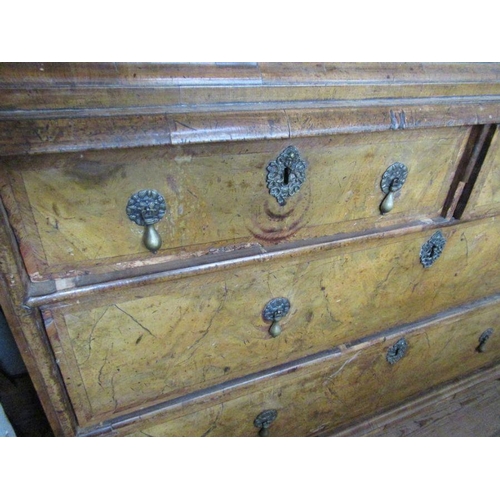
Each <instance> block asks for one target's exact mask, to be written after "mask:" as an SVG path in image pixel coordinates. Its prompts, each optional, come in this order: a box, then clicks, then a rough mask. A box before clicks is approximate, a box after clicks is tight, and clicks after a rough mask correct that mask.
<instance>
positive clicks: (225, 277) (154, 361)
mask: <svg viewBox="0 0 500 500" xmlns="http://www.w3.org/2000/svg"><path fill="white" fill-rule="evenodd" d="M441 231H442V234H443V235H444V236H445V237H446V238H447V242H446V245H445V247H444V250H443V252H442V254H441V256H440V257H439V258H438V259H437V260H436V261H435V262H434V264H433V265H432V266H431V267H428V268H424V267H423V265H422V264H421V262H420V252H421V248H422V246H423V245H424V244H425V243H426V242H427V241H428V240H429V239H430V237H431V236H432V235H433V234H435V232H436V231H435V230H434V229H433V230H427V231H425V232H423V233H421V232H418V233H415V234H407V235H405V236H393V237H392V238H384V239H381V240H379V239H377V238H375V239H374V240H371V241H366V240H363V241H360V242H359V243H356V244H353V245H351V246H350V247H348V248H346V247H344V246H336V247H333V248H326V249H325V248H320V249H319V250H318V251H310V252H308V253H304V252H295V253H294V254H291V255H284V256H282V257H281V258H279V259H278V258H275V259H272V260H269V261H265V262H262V263H260V264H254V265H250V264H249V265H247V266H237V267H231V268H229V269H226V270H221V271H220V272H215V273H214V272H207V273H206V274H200V275H197V276H192V277H186V278H180V279H175V280H170V281H166V282H161V283H156V284H151V285H149V286H143V287H140V288H130V289H128V290H120V291H118V292H116V291H115V292H110V293H107V294H100V295H99V297H98V298H97V299H96V298H91V299H88V301H84V300H83V299H82V300H79V301H78V302H77V303H73V304H62V305H60V306H57V307H52V308H49V309H47V310H45V311H44V317H45V322H46V328H47V332H48V334H49V337H50V340H51V342H52V345H53V348H54V351H55V353H56V356H57V358H58V363H59V366H60V368H61V371H62V374H63V376H64V379H65V381H66V384H67V387H68V390H69V392H70V395H71V398H72V400H73V404H74V407H75V410H76V412H77V414H78V418H79V421H80V423H81V424H82V425H83V424H88V423H89V422H94V421H96V420H103V419H105V418H110V417H111V416H116V415H118V414H123V413H124V412H126V411H128V410H130V409H132V408H137V407H139V406H141V405H145V404H152V403H153V402H158V401H163V400H167V399H171V398H173V397H177V396H183V395H186V394H188V393H191V392H193V391H197V390H201V389H205V388H208V387H210V386H212V385H214V384H220V383H225V382H228V381H230V380H232V379H235V378H238V377H243V376H246V375H249V374H252V373H255V372H258V371H260V370H264V369H268V368H271V367H274V366H276V365H278V364H280V363H285V362H289V361H291V360H296V359H298V358H300V357H302V356H306V355H310V354H314V353H317V352H320V351H323V350H328V349H331V348H333V347H335V346H337V345H340V344H343V343H345V342H349V341H352V340H354V339H357V338H361V337H363V336H366V335H370V334H373V333H374V332H379V331H384V330H386V329H388V328H392V327H394V326H396V325H401V324H403V323H409V322H412V321H417V320H419V319H422V318H424V317H427V316H429V315H431V314H436V313H438V312H440V311H441V310H443V309H445V308H450V307H454V306H457V305H459V304H463V303H466V302H469V301H470V300H477V299H479V298H481V297H483V296H486V295H489V294H493V293H496V292H500V246H499V245H498V241H500V221H496V220H488V221H485V222H481V223H480V222H478V221H476V222H471V223H468V224H459V225H453V226H449V227H446V228H443V229H442V230H441ZM388 234H392V233H388ZM386 236H387V235H386ZM274 298H285V299H287V300H288V301H289V302H290V310H289V311H288V313H287V314H286V316H284V318H283V319H281V321H279V325H280V328H281V334H280V335H278V336H276V337H273V336H272V335H271V334H270V328H271V326H272V322H270V321H265V320H264V319H263V310H264V307H265V306H266V304H267V303H268V301H270V300H271V299H274ZM416 304H418V307H416V306H415V305H416Z"/></svg>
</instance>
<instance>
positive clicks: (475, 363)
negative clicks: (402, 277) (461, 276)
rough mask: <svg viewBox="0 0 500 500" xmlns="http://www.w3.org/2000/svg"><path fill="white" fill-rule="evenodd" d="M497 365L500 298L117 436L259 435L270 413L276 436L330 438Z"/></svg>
mask: <svg viewBox="0 0 500 500" xmlns="http://www.w3.org/2000/svg"><path fill="white" fill-rule="evenodd" d="M485 332H486V333H485ZM486 337H488V338H487V339H486V340H484V339H485V338H486ZM402 339H404V340H402ZM405 345H406V347H405ZM393 346H397V347H395V348H394V349H391V348H392V347H393ZM498 360H500V296H496V297H494V298H492V299H490V300H487V301H481V302H478V303H475V304H472V305H470V306H468V307H463V308H460V309H455V310H451V311H448V312H447V313H445V314H442V315H440V316H439V317H434V318H432V319H430V320H428V321H426V322H420V323H417V324H413V325H412V326H411V327H408V328H406V329H404V328H400V329H395V330H393V331H389V332H385V333H384V334H380V335H378V336H374V337H372V338H367V339H365V340H364V341H361V342H359V343H357V344H355V345H350V346H345V348H342V349H339V350H337V351H335V352H332V353H330V354H328V355H325V356H323V357H321V358H318V359H309V360H307V361H305V362H302V363H294V364H293V365H291V366H290V365H289V366H287V367H284V368H283V370H282V371H281V372H280V373H278V374H276V373H274V374H271V375H267V376H265V375H264V376H262V377H261V379H260V380H259V381H254V382H248V383H247V384H241V385H240V386H239V387H235V388H234V389H233V390H225V391H222V390H221V391H220V392H219V393H212V394H211V395H209V396H207V397H205V399H203V398H201V399H199V400H196V401H193V402H191V403H189V402H187V403H186V402H184V403H183V404H179V405H177V407H176V406H175V405H174V406H173V407H171V408H170V409H165V410H163V411H158V412H157V413H156V414H155V415H154V416H153V415H152V416H150V417H148V416H147V415H142V416H141V417H140V418H138V419H137V421H136V422H135V423H132V424H130V420H129V424H127V425H123V426H122V427H120V424H118V425H117V426H115V429H114V434H119V435H131V436H257V435H259V432H260V430H259V428H258V427H256V425H255V419H256V417H257V416H258V415H260V414H261V413H262V412H265V411H267V410H272V416H273V415H275V416H276V419H275V420H274V421H273V422H272V424H270V425H269V428H268V430H267V432H269V435H270V436H311V435H317V434H328V433H329V432H331V431H333V430H334V429H335V428H337V427H339V426H343V425H347V424H349V423H350V422H352V421H354V420H356V419H360V418H364V417H368V416H370V415H371V414H373V413H376V412H378V411H381V410H384V409H386V408H388V407H390V406H393V405H396V404H397V403H399V402H402V401H403V400H405V399H406V398H409V397H412V396H415V395H417V394H418V393H420V392H422V391H424V390H425V389H428V388H431V387H433V386H436V385H438V384H441V383H444V382H447V381H450V380H452V379H454V378H457V377H459V376H462V375H465V374H467V373H470V372H472V371H474V370H476V369H478V368H481V367H483V366H488V365H491V364H493V363H495V362H496V361H498ZM264 426H265V424H264ZM265 432H266V431H264V433H265Z"/></svg>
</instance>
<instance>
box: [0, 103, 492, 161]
mask: <svg viewBox="0 0 500 500" xmlns="http://www.w3.org/2000/svg"><path fill="white" fill-rule="evenodd" d="M260 108H261V107H259V106H257V107H248V108H246V109H242V108H238V110H235V109H234V108H232V109H228V108H227V107H225V108H221V107H218V108H214V109H211V110H205V111H199V110H197V111H195V110H185V112H183V113H180V112H178V113H169V112H166V111H165V110H163V111H162V110H155V112H154V113H150V114H138V113H136V114H134V115H126V114H117V115H113V116H87V117H82V116H72V117H52V118H37V119H34V118H22V117H15V118H12V117H11V118H9V119H0V155H19V154H39V153H56V152H71V151H73V152H74V151H86V150H99V149H112V148H130V147H143V146H159V145H169V144H172V145H183V144H203V143H213V142H227V141H251V140H269V139H293V138H296V137H313V136H320V135H331V134H352V133H366V132H377V131H387V130H394V131H396V132H397V131H399V130H404V129H408V130H412V129H423V128H437V127H450V126H453V127H459V126H470V125H481V124H489V123H497V122H500V98H480V97H478V98H470V99H468V100H456V99H454V98H448V99H431V100H425V99H420V100H418V99H414V100H386V101H380V100H377V101H374V102H366V101H360V102H350V103H348V105H346V104H339V103H332V102H322V103H311V104H310V105H305V104H304V103H301V105H300V106H291V105H290V106H288V107H287V106H278V107H275V108H274V109H271V108H265V109H260ZM0 118H1V117H0Z"/></svg>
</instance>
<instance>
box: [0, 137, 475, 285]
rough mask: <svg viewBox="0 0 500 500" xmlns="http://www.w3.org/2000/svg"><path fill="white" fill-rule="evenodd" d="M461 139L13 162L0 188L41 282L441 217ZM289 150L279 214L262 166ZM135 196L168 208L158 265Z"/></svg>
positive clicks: (346, 140)
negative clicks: (134, 215)
mask: <svg viewBox="0 0 500 500" xmlns="http://www.w3.org/2000/svg"><path fill="white" fill-rule="evenodd" d="M468 135H469V129H468V128H446V129H433V130H425V131H399V132H384V133H374V134H369V135H365V134H360V135H348V136H342V135H340V136H333V137H317V138H300V139H294V140H293V141H265V142H264V141H255V142H238V143H231V144H226V145H220V144H213V145H203V146H183V147H178V146H176V147H174V146H171V147H161V148H160V147H158V148H141V149H128V150H114V151H99V152H85V153H78V154H76V153H75V154H58V155H39V156H32V157H28V158H27V157H22V158H21V157H19V158H17V157H13V158H4V159H2V173H1V177H0V180H1V184H0V185H1V187H2V196H3V199H4V202H5V204H6V206H7V208H8V211H9V213H10V214H11V223H12V225H13V227H14V230H15V231H16V234H17V237H18V239H19V241H20V245H21V251H22V254H23V256H24V259H25V261H26V266H27V268H28V272H29V274H30V276H31V278H32V279H33V280H43V279H48V278H55V277H68V276H75V275H78V274H79V273H80V274H82V273H85V274H89V273H103V272H106V271H113V270H114V271H116V270H124V269H126V268H127V266H126V265H125V264H124V263H126V262H129V263H130V266H134V267H137V266H138V265H142V264H147V263H151V262H153V263H155V262H162V261H168V260H172V259H176V258H187V257H190V256H192V255H199V254H204V253H209V252H213V251H214V249H215V248H218V247H223V246H227V247H231V246H236V247H241V245H250V244H255V245H262V246H264V247H267V246H271V245H274V244H277V243H283V242H287V241H294V240H300V239H305V238H311V237H320V236H325V235H331V234H335V233H347V232H349V233H351V232H357V231H361V230H363V229H366V228H374V227H383V226H385V225H388V224H395V223H401V222H403V221H407V220H412V219H414V218H422V217H425V218H430V217H435V216H438V215H440V212H441V209H442V207H443V203H444V201H445V199H446V196H447V194H448V190H449V187H450V183H451V180H452V178H453V175H454V171H455V167H456V164H457V161H458V159H459V157H460V154H461V151H462V149H463V145H464V143H465V140H466V139H467V137H468ZM290 145H293V146H294V147H295V148H296V149H297V151H298V152H299V154H300V157H301V158H302V159H303V161H304V162H305V163H306V165H307V169H306V174H305V180H304V181H303V183H302V184H301V185H300V189H299V190H298V191H297V192H295V194H293V195H292V196H291V197H289V198H287V199H286V203H285V205H283V206H281V205H280V204H279V200H278V198H277V197H275V196H273V195H271V194H270V191H269V188H268V185H267V176H268V169H267V167H268V165H270V164H271V163H272V162H274V161H275V160H276V159H277V158H278V157H279V156H280V154H281V153H282V152H283V151H284V150H285V149H286V148H287V147H288V146H290ZM395 163H402V164H404V165H405V166H406V167H407V178H406V182H405V183H404V185H403V186H402V187H401V189H399V190H397V191H395V192H394V197H395V201H394V205H393V209H392V211H390V212H388V213H387V214H386V215H384V216H382V215H381V212H380V205H381V203H382V201H383V200H384V199H385V197H386V196H387V195H386V194H385V193H384V192H383V191H382V189H381V180H382V177H383V175H384V173H385V171H386V170H387V168H388V167H389V166H391V165H393V164H395ZM273 168H274V167H273ZM271 170H272V169H271ZM284 172H285V170H283V173H282V174H283V175H281V174H279V175H278V174H276V172H275V174H276V175H275V176H274V177H277V178H279V179H278V180H280V179H281V180H282V181H283V183H285V184H286V185H292V184H293V169H291V170H288V171H287V172H288V174H287V176H286V180H285V179H284V176H285V174H284ZM399 175H401V174H399ZM280 176H281V177H280ZM396 184H397V183H396ZM396 184H393V186H396ZM273 185H274V184H273ZM390 185H391V184H386V186H390ZM386 188H387V187H386ZM387 189H388V188H387ZM394 189H395V187H394ZM142 190H156V191H157V192H158V193H159V194H161V195H162V196H163V197H164V199H165V205H166V207H165V211H166V213H165V215H164V216H163V218H161V219H160V221H159V222H157V223H156V224H154V225H153V227H154V228H155V230H157V232H158V234H159V235H160V237H161V239H162V246H161V248H160V250H159V251H158V252H157V253H156V254H153V253H151V252H149V251H148V250H147V249H146V248H145V246H144V243H143V236H144V232H145V228H144V227H143V226H140V225H138V224H136V223H135V222H133V221H131V220H130V219H129V217H128V215H127V213H126V207H127V205H128V202H129V199H130V197H131V196H132V195H133V194H135V193H137V192H139V191H142ZM273 192H274V191H273ZM132 261H133V263H132Z"/></svg>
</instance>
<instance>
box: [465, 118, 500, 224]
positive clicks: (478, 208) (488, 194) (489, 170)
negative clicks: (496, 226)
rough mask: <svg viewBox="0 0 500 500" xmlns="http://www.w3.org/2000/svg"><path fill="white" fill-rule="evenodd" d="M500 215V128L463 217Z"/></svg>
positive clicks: (496, 132)
mask: <svg viewBox="0 0 500 500" xmlns="http://www.w3.org/2000/svg"><path fill="white" fill-rule="evenodd" d="M499 213H500V128H498V126H497V129H496V131H495V134H494V135H493V138H492V141H491V144H490V147H489V149H488V153H487V155H486V158H485V159H484V162H483V165H482V167H481V171H480V172H479V175H478V178H477V180H476V183H475V185H474V188H473V190H472V193H471V196H470V199H469V202H468V204H467V206H466V208H465V211H464V217H465V218H466V217H480V216H490V215H495V214H499Z"/></svg>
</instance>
